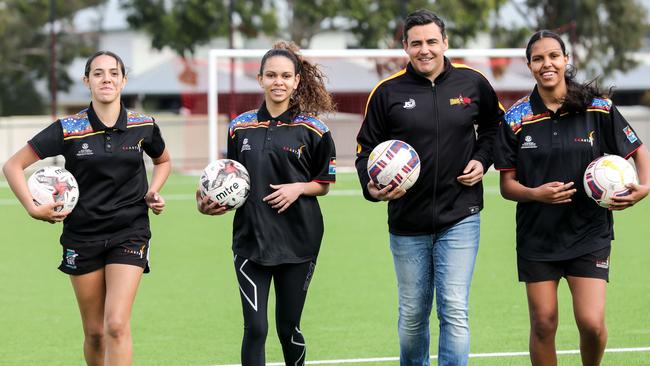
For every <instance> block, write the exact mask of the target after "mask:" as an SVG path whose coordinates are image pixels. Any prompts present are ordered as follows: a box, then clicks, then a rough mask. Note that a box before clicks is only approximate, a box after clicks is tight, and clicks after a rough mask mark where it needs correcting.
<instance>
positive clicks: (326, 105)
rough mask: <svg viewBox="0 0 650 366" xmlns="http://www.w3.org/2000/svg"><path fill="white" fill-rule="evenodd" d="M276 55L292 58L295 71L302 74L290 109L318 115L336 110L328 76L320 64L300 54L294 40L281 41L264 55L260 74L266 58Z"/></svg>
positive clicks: (262, 71)
mask: <svg viewBox="0 0 650 366" xmlns="http://www.w3.org/2000/svg"><path fill="white" fill-rule="evenodd" d="M274 56H284V57H286V58H288V59H289V60H291V62H292V63H293V65H294V72H295V73H296V75H300V82H299V83H298V89H297V90H296V91H295V92H294V93H293V94H292V95H291V100H290V101H289V110H291V112H292V114H293V115H297V114H299V113H306V114H311V115H314V116H318V115H320V114H323V113H330V112H334V111H336V105H335V104H334V99H333V98H332V95H331V94H330V93H329V92H328V91H327V89H326V88H325V80H326V79H327V77H326V76H325V74H324V73H323V72H322V71H321V70H320V68H319V67H318V65H312V64H311V63H309V61H307V60H305V59H303V57H302V55H300V50H299V48H298V46H297V45H296V44H295V43H293V42H286V41H279V42H276V43H275V44H274V45H273V48H271V49H270V50H269V51H267V52H266V54H264V56H263V57H262V62H261V63H260V72H259V75H262V74H263V73H264V66H265V64H266V60H268V59H269V58H271V57H274Z"/></svg>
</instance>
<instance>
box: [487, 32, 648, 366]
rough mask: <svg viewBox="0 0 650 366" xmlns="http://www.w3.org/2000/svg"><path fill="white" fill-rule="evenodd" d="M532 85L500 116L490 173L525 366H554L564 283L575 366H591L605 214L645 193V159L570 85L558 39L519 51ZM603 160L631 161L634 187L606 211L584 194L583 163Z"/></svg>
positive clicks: (601, 298) (597, 346)
mask: <svg viewBox="0 0 650 366" xmlns="http://www.w3.org/2000/svg"><path fill="white" fill-rule="evenodd" d="M526 59H527V60H528V68H529V69H530V71H531V73H532V75H533V77H534V78H535V81H536V82H537V85H536V86H535V88H534V89H533V91H532V93H531V94H530V95H529V96H527V97H525V98H522V99H521V100H519V101H518V102H517V103H515V104H514V105H513V106H512V107H511V108H510V109H509V110H508V112H506V115H505V123H503V124H502V128H501V129H500V131H499V135H498V140H497V141H498V144H497V148H496V162H495V167H496V168H497V169H498V170H500V172H501V194H502V195H503V197H505V198H506V199H509V200H513V201H516V202H517V267H518V272H519V281H521V282H525V283H526V293H527V295H528V307H529V313H530V357H531V361H532V364H533V365H556V364H557V357H556V352H555V333H556V331H557V326H558V303H557V301H558V300H557V288H558V285H559V282H560V279H561V278H562V277H564V278H566V280H567V283H568V285H569V288H570V290H571V295H572V298H573V312H574V315H575V319H576V324H577V326H578V330H579V332H580V354H581V356H582V363H583V365H599V364H600V362H601V360H602V357H603V353H604V351H605V345H606V343H607V328H606V326H605V292H606V291H605V290H606V284H607V281H609V265H610V260H609V258H610V250H611V241H612V239H613V238H614V231H613V216H612V210H623V209H626V208H629V207H631V206H633V205H634V204H635V203H636V202H638V201H640V200H641V199H643V198H644V197H645V196H646V195H647V194H648V192H649V191H650V154H649V153H648V150H647V149H646V147H645V145H643V144H642V142H641V140H640V139H639V138H638V136H637V135H636V133H635V132H634V130H633V129H632V127H631V126H630V125H629V124H628V122H627V121H626V120H625V118H623V116H622V115H621V114H620V112H619V111H618V109H617V108H616V107H615V106H614V105H613V104H612V101H611V100H610V99H608V97H607V96H606V95H604V93H603V92H602V91H601V90H599V88H598V87H597V85H596V83H595V82H589V83H585V84H581V83H578V82H577V81H575V79H574V77H575V73H574V72H573V70H572V69H571V67H570V66H569V64H568V61H569V56H568V55H567V53H566V48H565V45H564V42H563V41H562V39H561V38H560V37H559V36H558V35H557V34H555V33H553V32H551V31H548V30H542V31H539V32H537V33H535V34H534V35H533V36H532V37H531V39H530V41H529V42H528V46H527V48H526ZM604 154H616V155H620V156H623V157H624V158H629V157H632V158H633V159H634V161H635V163H636V168H637V170H638V174H639V182H640V183H639V184H632V183H631V184H629V185H628V188H629V191H630V194H629V195H626V196H622V197H615V198H614V203H613V204H612V206H611V208H610V210H607V209H605V208H603V207H600V206H598V205H597V204H596V202H595V201H593V200H592V199H590V198H589V197H588V196H587V194H586V193H585V191H584V189H583V184H582V176H583V173H584V171H585V169H586V168H587V165H588V164H589V163H590V162H591V161H592V160H594V159H596V158H597V157H599V156H602V155H604Z"/></svg>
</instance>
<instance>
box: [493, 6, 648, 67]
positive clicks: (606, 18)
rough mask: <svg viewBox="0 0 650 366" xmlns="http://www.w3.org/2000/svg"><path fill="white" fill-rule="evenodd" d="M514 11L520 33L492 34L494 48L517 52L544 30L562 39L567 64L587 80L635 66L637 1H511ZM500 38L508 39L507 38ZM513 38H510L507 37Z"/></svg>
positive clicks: (640, 28) (639, 30)
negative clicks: (569, 60)
mask: <svg viewBox="0 0 650 366" xmlns="http://www.w3.org/2000/svg"><path fill="white" fill-rule="evenodd" d="M512 4H513V5H515V9H517V11H518V12H519V13H520V14H521V15H522V17H525V19H528V20H529V23H528V24H527V26H525V27H522V28H523V29H527V30H528V32H525V31H523V32H522V28H518V29H517V28H514V29H513V28H511V29H504V28H501V29H498V27H497V28H495V29H496V30H495V31H494V32H493V34H500V35H501V36H502V37H501V38H500V39H499V42H500V43H499V42H497V44H498V45H500V46H507V47H523V46H525V42H526V40H527V37H529V36H530V35H531V34H532V32H533V31H535V30H539V29H550V30H553V31H555V32H557V33H560V34H563V35H566V38H567V40H568V41H569V43H570V44H574V45H575V46H576V47H575V49H572V50H571V52H572V53H573V55H572V56H573V62H574V63H575V64H576V66H577V67H578V69H581V70H583V71H586V72H587V74H589V75H592V76H593V75H598V74H600V75H603V76H605V75H609V74H611V73H612V72H613V71H615V70H619V71H623V72H624V71H627V70H630V69H632V68H633V67H635V66H636V65H637V61H636V60H635V59H634V58H633V55H632V52H634V51H637V50H639V49H640V48H641V46H642V42H643V37H644V33H645V32H646V31H647V29H648V28H647V27H648V25H647V24H646V19H647V11H646V10H645V8H644V7H643V6H642V5H641V4H640V3H639V2H638V0H617V1H598V0H581V1H578V0H572V1H571V2H568V1H565V0H564V1H563V0H526V1H525V2H524V3H519V2H516V1H512ZM506 35H510V38H509V39H507V38H506ZM513 35H517V36H516V37H512V36H513Z"/></svg>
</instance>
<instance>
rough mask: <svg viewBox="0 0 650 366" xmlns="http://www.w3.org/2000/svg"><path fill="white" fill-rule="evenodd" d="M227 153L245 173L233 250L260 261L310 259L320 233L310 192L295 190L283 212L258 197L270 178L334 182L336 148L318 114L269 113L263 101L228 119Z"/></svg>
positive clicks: (275, 181)
mask: <svg viewBox="0 0 650 366" xmlns="http://www.w3.org/2000/svg"><path fill="white" fill-rule="evenodd" d="M228 158H230V159H234V160H237V161H239V162H240V163H242V164H243V165H244V166H245V167H246V169H247V170H248V173H249V174H250V179H251V190H250V195H249V196H248V199H247V200H246V202H245V203H244V205H243V206H242V207H240V208H239V209H237V212H236V213H235V218H234V222H233V252H234V253H235V254H236V255H239V256H241V257H244V258H247V259H250V260H251V261H253V262H255V263H258V264H262V265H277V264H282V263H302V262H307V261H310V260H314V259H315V258H316V256H317V255H318V251H319V249H320V243H321V239H322V237H323V217H322V215H321V211H320V206H319V205H318V200H317V199H316V197H310V196H305V195H301V196H299V197H298V199H297V200H296V201H295V202H294V203H293V204H292V205H291V206H290V207H289V208H288V209H287V210H286V211H284V212H282V213H281V214H278V211H277V209H273V208H271V206H270V205H269V204H268V203H266V202H263V201H262V198H264V197H266V196H267V195H269V194H271V193H272V192H273V191H274V189H272V188H271V187H270V186H269V185H270V184H285V183H294V182H319V183H334V181H335V178H336V150H335V148H334V141H333V140H332V135H331V132H330V131H329V129H328V128H327V126H326V125H325V124H324V123H323V122H322V121H320V120H319V119H317V118H315V117H313V116H309V115H305V114H298V115H296V116H292V115H291V113H290V112H289V111H287V112H285V113H283V114H281V115H279V116H277V117H272V116H271V115H270V114H269V112H268V110H267V109H266V106H265V104H262V106H261V107H260V109H259V110H258V111H250V112H246V113H243V114H241V115H239V116H238V117H237V118H235V119H234V120H233V121H232V122H231V123H230V128H229V137H228Z"/></svg>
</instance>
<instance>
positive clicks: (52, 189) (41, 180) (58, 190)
mask: <svg viewBox="0 0 650 366" xmlns="http://www.w3.org/2000/svg"><path fill="white" fill-rule="evenodd" d="M27 187H29V192H30V193H31V194H32V199H33V200H34V204H35V205H36V206H40V205H44V204H48V203H53V202H59V201H63V206H58V207H56V208H55V211H57V212H58V211H62V210H72V209H73V208H74V206H76V205H77V201H78V200H79V185H78V184H77V180H76V179H75V178H74V176H73V175H72V173H70V172H69V171H67V170H65V169H63V168H60V167H56V166H46V167H45V168H41V169H38V170H37V171H35V172H34V174H32V175H31V176H30V177H29V179H28V180H27Z"/></svg>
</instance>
